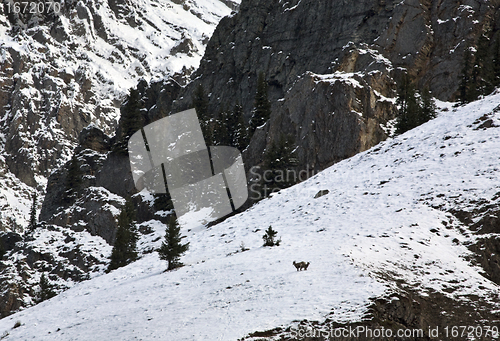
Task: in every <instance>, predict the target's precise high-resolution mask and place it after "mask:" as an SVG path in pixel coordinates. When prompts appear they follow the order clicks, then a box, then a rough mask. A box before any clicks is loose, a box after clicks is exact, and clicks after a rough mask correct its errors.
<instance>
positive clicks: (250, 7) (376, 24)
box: [174, 0, 499, 169]
mask: <svg viewBox="0 0 500 341" xmlns="http://www.w3.org/2000/svg"><path fill="white" fill-rule="evenodd" d="M498 5H499V3H498V1H487V2H482V1H451V0H450V1H446V0H445V1H439V2H431V1H424V0H421V1H418V0H408V1H373V0H366V1H358V2H356V3H347V2H343V3H339V2H326V1H312V0H311V1H305V0H300V1H299V0H296V1H288V2H281V1H280V2H269V1H260V0H248V1H243V2H242V4H241V8H240V11H239V12H238V13H237V14H235V15H233V16H232V17H228V18H224V19H223V20H222V21H221V22H220V24H219V26H218V28H217V30H216V31H215V32H214V35H213V37H212V39H211V40H210V42H209V44H208V46H207V50H206V53H205V56H204V58H203V59H202V62H201V64H200V67H199V69H198V70H197V71H196V72H195V73H194V74H193V77H192V79H193V81H192V83H190V84H189V85H188V86H187V87H186V89H185V90H184V92H183V93H182V94H181V97H180V98H178V99H177V101H176V103H175V105H174V109H176V110H181V109H185V108H187V107H189V106H190V105H191V96H192V93H193V91H194V89H195V88H196V86H197V85H198V84H202V85H203V87H204V88H205V89H206V91H207V92H209V93H211V97H210V107H211V109H212V111H213V113H217V112H218V111H219V110H220V108H221V107H222V106H225V107H226V108H231V107H232V106H233V105H234V104H235V103H241V104H242V105H243V107H244V110H245V114H246V117H247V119H248V118H250V116H251V111H252V108H253V100H254V94H255V91H256V81H257V74H258V73H259V72H264V73H265V75H266V80H267V83H268V85H269V98H270V100H271V103H272V111H273V114H272V117H271V120H270V122H269V124H268V125H267V126H266V127H264V128H263V131H262V132H257V134H256V135H255V136H254V139H253V141H252V143H251V144H250V147H249V148H248V150H247V152H246V153H245V156H246V160H245V161H246V162H247V164H250V165H255V164H258V163H259V162H260V161H261V156H262V152H263V151H264V150H265V149H266V148H267V147H269V145H270V143H271V142H272V140H273V139H275V138H276V133H277V132H286V133H288V134H291V135H292V136H294V137H295V141H296V144H297V146H298V148H299V158H300V163H301V167H306V165H308V166H311V167H317V168H319V169H323V168H324V167H325V166H328V165H331V164H332V163H334V162H336V161H338V160H341V159H343V158H345V157H348V156H351V155H353V154H355V153H357V152H360V151H362V150H365V149H366V148H369V147H371V146H373V145H375V144H377V143H378V142H380V141H381V140H383V139H385V138H386V137H387V133H386V131H387V129H386V128H387V127H386V125H387V123H388V121H389V120H391V119H392V118H394V117H395V111H396V110H395V107H394V100H393V99H394V97H395V90H396V87H395V81H394V80H397V79H398V78H399V77H400V76H401V73H402V72H403V71H405V70H406V72H408V73H409V74H410V75H411V76H412V77H413V78H414V79H415V82H416V83H417V84H418V86H419V87H422V88H423V87H424V86H428V87H429V88H430V89H431V91H432V94H433V95H434V96H435V97H437V98H440V99H442V100H452V99H454V98H455V94H456V91H457V87H458V77H459V73H460V70H461V65H462V60H463V51H464V49H465V47H466V46H467V45H472V46H473V45H474V44H475V42H476V40H477V38H478V36H479V35H480V34H481V33H482V32H483V31H484V30H486V29H490V28H497V25H498V18H499V12H498ZM313 74H315V75H316V76H313ZM314 77H315V81H312V79H311V78H314ZM335 79H337V81H334V80H335ZM361 80H362V81H361ZM320 84H322V85H320ZM341 84H343V85H341ZM327 88H328V90H327ZM361 89H363V90H361ZM334 112H335V115H332V116H334V117H335V119H331V120H330V122H328V121H325V114H326V113H328V114H331V113H334ZM319 122H321V124H320V123H319ZM315 126H317V127H320V126H321V128H320V129H317V130H315V129H314V127H315ZM313 131H314V133H313V134H310V133H311V132H313ZM306 135H307V138H304V136H306ZM313 140H314V141H315V142H314V141H313ZM318 141H320V142H319V143H318ZM306 154H309V155H306Z"/></svg>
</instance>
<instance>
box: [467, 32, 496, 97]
mask: <svg viewBox="0 0 500 341" xmlns="http://www.w3.org/2000/svg"><path fill="white" fill-rule="evenodd" d="M499 36H500V33H499V34H497V35H496V36H493V35H492V34H491V32H486V33H484V34H482V35H481V36H480V37H479V39H478V41H477V44H476V46H477V47H476V48H472V47H471V46H467V47H466V48H465V51H464V57H463V64H462V70H461V73H460V85H459V89H458V92H459V94H458V100H459V102H460V104H462V105H463V104H466V103H470V102H472V101H475V100H477V99H478V98H479V97H480V96H486V95H489V94H490V93H492V92H493V91H494V90H495V88H496V87H498V86H500V37H499Z"/></svg>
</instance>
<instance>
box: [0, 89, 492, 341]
mask: <svg viewBox="0 0 500 341" xmlns="http://www.w3.org/2000/svg"><path fill="white" fill-rule="evenodd" d="M499 104H500V94H496V95H492V96H489V97H487V98H485V99H483V100H481V101H477V102H475V103H472V104H470V105H467V106H465V107H460V108H458V109H457V110H448V111H445V112H441V113H440V115H439V117H438V118H436V119H434V120H432V121H430V122H428V123H426V124H424V125H422V126H420V127H418V128H416V129H414V130H412V131H410V132H408V133H406V134H403V135H401V136H399V137H397V138H395V139H391V140H388V141H386V142H384V143H381V144H379V145H378V146H376V147H375V148H372V149H371V150H369V151H367V152H364V153H361V154H358V155H357V156H354V157H352V158H351V159H348V160H345V161H343V162H340V163H338V164H336V165H334V166H332V167H330V168H328V169H327V170H325V171H323V172H321V173H319V174H317V175H316V176H314V177H312V178H310V179H309V180H307V181H305V182H303V183H300V184H298V185H296V186H294V187H291V188H289V189H287V190H283V191H281V192H280V193H277V194H275V195H273V196H272V197H271V198H269V199H265V200H263V201H261V202H259V203H258V204H257V205H255V206H254V207H252V208H251V209H249V210H248V211H246V212H243V213H241V214H239V215H236V216H234V217H232V218H230V219H227V220H226V221H224V222H223V223H220V224H218V225H215V226H213V227H211V228H204V227H199V228H195V229H192V230H185V231H183V233H184V234H185V235H186V238H185V239H184V240H186V241H189V242H190V250H189V251H188V252H187V253H186V255H185V256H184V257H183V258H182V261H183V262H184V263H185V264H186V265H185V266H184V267H182V268H180V269H177V270H175V271H171V272H164V270H165V268H166V264H165V262H163V261H160V260H159V258H158V255H157V254H156V253H150V254H146V255H144V256H143V258H142V259H141V260H139V261H137V262H135V263H133V264H131V265H129V266H127V267H124V268H121V269H118V270H116V271H113V272H111V273H110V274H106V275H102V276H99V277H96V278H94V279H92V280H90V281H87V282H83V283H80V284H77V285H76V286H74V287H73V288H71V289H69V290H68V291H66V292H64V293H62V294H60V295H59V296H57V297H55V298H53V299H51V300H49V301H45V302H43V303H41V304H39V305H37V306H34V307H32V308H29V309H26V310H24V311H21V312H19V313H17V314H14V315H12V316H9V317H8V318H4V319H3V320H0V333H1V332H3V331H5V332H7V333H8V334H9V335H6V337H5V338H4V340H31V339H36V340H134V339H137V340H190V341H192V340H236V339H238V338H241V337H244V336H245V335H248V334H249V333H251V332H254V331H262V330H267V329H272V328H275V327H278V326H287V325H290V324H292V323H293V321H297V320H299V321H300V320H302V319H308V320H319V321H322V320H324V319H325V317H326V316H328V317H329V318H330V319H332V320H334V321H338V322H348V321H359V320H361V319H362V317H363V314H364V313H365V312H366V309H367V306H368V305H369V304H370V298H374V297H379V296H381V295H384V294H387V293H390V292H395V291H397V290H398V288H397V287H396V285H395V284H394V283H395V281H394V280H395V279H400V280H402V281H403V282H404V283H405V285H407V286H409V287H410V288H412V289H416V290H418V291H419V292H420V293H421V294H422V295H425V294H426V293H428V292H431V291H437V292H440V293H442V294H444V295H447V296H449V297H453V298H455V299H460V300H465V301H466V300H468V298H467V296H466V295H467V294H475V295H478V296H479V297H480V298H481V299H484V300H485V301H489V302H491V303H492V304H496V305H498V303H495V302H498V300H497V297H498V286H497V285H496V284H494V283H492V282H490V281H489V280H487V279H486V278H484V277H483V276H481V271H482V270H481V269H480V268H478V267H476V266H473V265H471V263H470V262H468V261H466V260H465V257H466V256H467V255H470V253H469V251H468V250H467V248H466V247H465V246H464V243H465V242H473V241H474V238H475V235H473V234H472V233H471V232H469V231H468V230H467V229H466V228H465V227H464V226H463V225H461V224H460V222H459V221H457V220H456V219H455V218H454V217H453V216H451V214H449V213H447V212H446V211H447V210H448V209H451V208H454V209H457V210H463V211H470V210H473V209H474V208H475V207H476V205H477V203H475V202H477V201H478V200H479V199H485V200H487V201H489V202H491V201H494V200H497V201H498V198H496V199H495V194H497V193H499V192H500V181H499V179H500V167H499V161H500V107H498V106H499ZM495 108H497V109H496V110H494V109H495ZM495 111H496V112H495ZM484 115H487V117H488V118H491V119H492V121H493V123H494V127H491V128H488V129H482V128H479V126H480V122H479V121H477V120H478V119H480V118H481V117H483V116H484ZM319 190H329V194H327V195H324V196H321V197H319V198H317V199H314V196H315V194H316V193H317V192H318V191H319ZM443 222H446V225H445V224H444V223H443ZM161 225H162V224H161V223H158V222H152V223H151V226H152V227H153V230H154V231H155V232H154V233H156V234H158V235H162V234H163V228H164V227H163V228H162V227H161ZM269 225H272V227H273V229H275V230H277V231H278V232H279V233H278V236H279V237H281V239H282V242H281V245H280V246H277V247H263V246H262V242H263V241H262V235H263V234H264V229H266V228H267V227H268V226H269ZM431 230H432V231H431ZM151 242H153V241H151ZM242 242H243V243H244V245H245V247H246V248H248V249H249V250H248V251H245V252H241V247H240V245H241V243H242ZM156 243H159V241H156ZM143 247H144V245H142V246H141V248H143ZM294 260H295V261H308V262H310V263H311V264H310V266H309V269H308V270H307V271H301V272H297V271H296V270H295V268H294V267H293V265H292V261H294ZM450 289H451V290H450ZM450 292H451V293H450ZM469 303H470V304H471V305H474V304H477V303H476V302H474V301H469ZM332 309H333V314H331V312H332ZM16 321H20V322H21V324H22V325H21V326H20V327H18V328H15V329H12V327H13V326H14V323H15V322H16Z"/></svg>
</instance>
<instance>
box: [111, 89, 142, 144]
mask: <svg viewBox="0 0 500 341" xmlns="http://www.w3.org/2000/svg"><path fill="white" fill-rule="evenodd" d="M141 108H142V105H141V99H140V93H139V90H137V89H133V88H132V89H130V92H129V95H128V97H127V101H126V102H125V105H124V106H123V108H122V110H121V114H122V116H121V119H120V128H121V134H120V137H119V139H118V141H117V142H116V144H115V146H114V148H113V149H114V151H116V152H118V153H122V154H127V150H128V140H129V139H130V137H131V136H132V135H134V133H136V132H137V131H138V130H140V129H141V128H142V117H141V116H142V115H141Z"/></svg>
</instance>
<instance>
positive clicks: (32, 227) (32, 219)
mask: <svg viewBox="0 0 500 341" xmlns="http://www.w3.org/2000/svg"><path fill="white" fill-rule="evenodd" d="M36 199H37V194H36V192H35V193H34V194H33V200H32V203H31V210H30V222H29V224H28V231H31V232H32V231H34V230H35V229H36V226H37V224H38V222H37V217H36Z"/></svg>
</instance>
